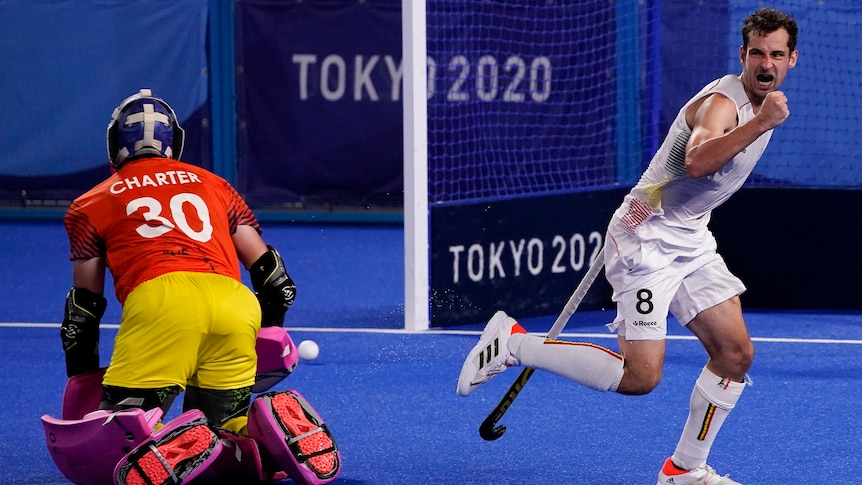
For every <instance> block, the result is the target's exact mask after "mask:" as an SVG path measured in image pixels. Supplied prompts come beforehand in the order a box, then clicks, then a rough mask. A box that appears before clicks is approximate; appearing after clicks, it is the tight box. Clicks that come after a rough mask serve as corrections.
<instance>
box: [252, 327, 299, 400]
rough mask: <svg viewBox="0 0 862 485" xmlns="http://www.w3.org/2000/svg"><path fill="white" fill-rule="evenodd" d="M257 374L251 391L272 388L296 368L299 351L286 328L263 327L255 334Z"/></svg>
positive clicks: (257, 391)
mask: <svg viewBox="0 0 862 485" xmlns="http://www.w3.org/2000/svg"><path fill="white" fill-rule="evenodd" d="M255 350H256V351H257V376H255V382H254V387H252V389H251V390H252V392H254V393H260V392H265V391H268V390H270V389H272V387H273V386H275V385H276V384H278V383H279V382H281V381H282V380H284V378H285V377H287V376H288V375H290V373H291V372H293V370H294V369H296V363H297V362H298V361H299V352H297V350H296V345H294V344H293V340H291V338H290V335H288V333H287V330H285V329H284V328H282V327H263V328H261V329H260V332H258V334H257V342H256V343H255Z"/></svg>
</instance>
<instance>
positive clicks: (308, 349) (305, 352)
mask: <svg viewBox="0 0 862 485" xmlns="http://www.w3.org/2000/svg"><path fill="white" fill-rule="evenodd" d="M318 355H320V347H318V346H317V342H315V341H314V340H303V341H302V342H300V343H299V358H300V359H303V360H314V359H316V358H317V356H318Z"/></svg>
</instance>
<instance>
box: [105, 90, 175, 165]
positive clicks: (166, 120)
mask: <svg viewBox="0 0 862 485" xmlns="http://www.w3.org/2000/svg"><path fill="white" fill-rule="evenodd" d="M184 135H185V133H184V131H183V129H182V128H181V127H180V125H179V122H178V121H177V116H176V114H175V113H174V110H173V109H172V108H171V107H170V106H169V105H168V104H167V103H166V102H164V101H163V100H162V99H160V98H157V97H155V96H153V93H152V91H150V90H149V89H141V91H140V92H138V93H137V94H135V95H132V96H129V97H128V98H126V99H125V100H124V101H123V102H122V103H121V104H120V106H118V107H117V108H116V109H115V110H114V114H113V115H112V116H111V122H110V123H109V124H108V133H107V142H108V158H109V160H110V162H111V165H112V166H113V167H114V169H119V168H120V167H121V166H123V165H124V164H125V163H126V162H128V161H130V160H131V159H133V158H136V157H141V156H155V157H168V158H175V159H178V158H180V156H181V155H182V152H183V141H184Z"/></svg>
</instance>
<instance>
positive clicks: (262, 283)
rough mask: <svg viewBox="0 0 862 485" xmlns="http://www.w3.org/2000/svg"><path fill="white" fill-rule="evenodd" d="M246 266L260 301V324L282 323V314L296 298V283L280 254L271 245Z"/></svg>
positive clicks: (273, 324)
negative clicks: (288, 272)
mask: <svg viewBox="0 0 862 485" xmlns="http://www.w3.org/2000/svg"><path fill="white" fill-rule="evenodd" d="M266 248H267V251H266V252H265V253H263V255H262V256H261V257H259V258H257V260H256V261H255V262H254V263H252V264H251V266H250V267H249V268H248V272H249V275H250V276H251V285H252V286H253V287H254V291H255V294H256V295H257V299H258V301H259V302H260V310H261V313H262V317H261V322H260V324H261V326H262V327H274V326H282V325H284V314H285V313H287V309H288V308H290V306H291V305H293V300H294V299H295V298H296V284H294V283H293V280H292V279H291V278H290V275H288V274H287V270H286V269H285V267H284V261H283V260H282V259H281V255H279V254H278V251H276V250H275V248H273V247H272V246H269V245H267V246H266Z"/></svg>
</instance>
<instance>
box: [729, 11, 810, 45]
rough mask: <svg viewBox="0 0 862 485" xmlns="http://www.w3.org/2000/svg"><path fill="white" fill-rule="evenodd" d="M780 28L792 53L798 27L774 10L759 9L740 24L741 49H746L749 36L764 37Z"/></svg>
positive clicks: (793, 21) (788, 18)
mask: <svg viewBox="0 0 862 485" xmlns="http://www.w3.org/2000/svg"><path fill="white" fill-rule="evenodd" d="M781 28H783V29H784V30H786V31H787V47H788V48H790V52H793V51H794V50H796V34H797V33H798V32H799V27H798V26H797V25H796V21H795V20H793V17H791V16H790V15H787V14H786V13H784V12H782V11H780V10H776V9H774V8H761V9H760V10H758V11H756V12H754V13H753V14H751V15H749V16H748V18H747V19H745V22H743V23H742V47H743V48H745V47H748V35H749V34H752V33H754V34H760V35H766V34H771V33H772V32H775V31H776V30H778V29H781Z"/></svg>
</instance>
